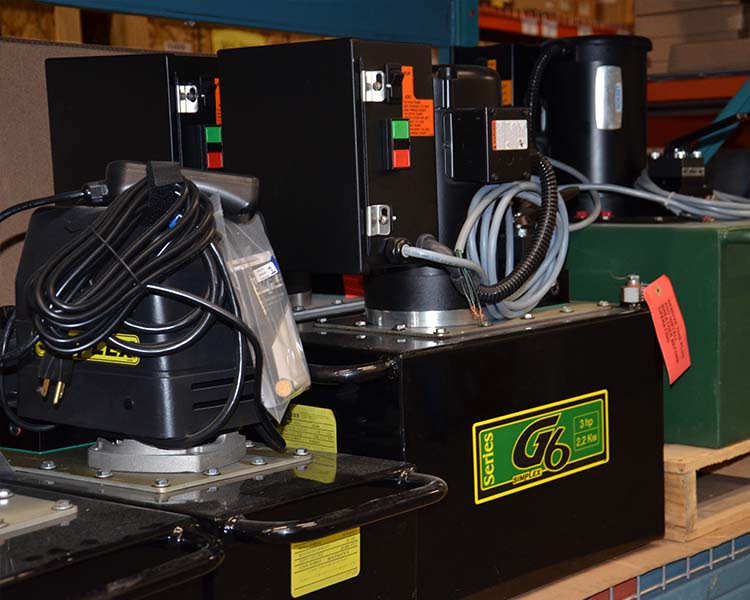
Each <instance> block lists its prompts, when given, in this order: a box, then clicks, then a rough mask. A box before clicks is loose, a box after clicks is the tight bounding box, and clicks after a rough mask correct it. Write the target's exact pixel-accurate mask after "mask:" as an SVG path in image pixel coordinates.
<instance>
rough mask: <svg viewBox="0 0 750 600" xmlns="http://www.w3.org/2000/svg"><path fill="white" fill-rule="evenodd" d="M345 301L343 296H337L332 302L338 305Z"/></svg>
mask: <svg viewBox="0 0 750 600" xmlns="http://www.w3.org/2000/svg"><path fill="white" fill-rule="evenodd" d="M343 303H344V301H343V300H342V299H341V298H336V299H335V300H334V301H333V302H331V304H335V305H336V306H338V305H339V304H343Z"/></svg>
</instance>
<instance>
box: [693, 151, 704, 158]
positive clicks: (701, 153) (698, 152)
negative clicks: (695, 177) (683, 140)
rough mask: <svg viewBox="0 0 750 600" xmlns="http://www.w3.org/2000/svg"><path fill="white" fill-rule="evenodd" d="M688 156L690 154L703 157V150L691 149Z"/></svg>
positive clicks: (694, 156)
mask: <svg viewBox="0 0 750 600" xmlns="http://www.w3.org/2000/svg"><path fill="white" fill-rule="evenodd" d="M690 156H692V157H693V158H703V152H701V151H700V150H693V151H692V152H691V153H690Z"/></svg>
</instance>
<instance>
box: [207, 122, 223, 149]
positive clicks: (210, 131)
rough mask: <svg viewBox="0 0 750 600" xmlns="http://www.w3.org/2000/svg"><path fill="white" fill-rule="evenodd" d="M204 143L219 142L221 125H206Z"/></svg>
mask: <svg viewBox="0 0 750 600" xmlns="http://www.w3.org/2000/svg"><path fill="white" fill-rule="evenodd" d="M206 143H207V144H221V125H207V126H206Z"/></svg>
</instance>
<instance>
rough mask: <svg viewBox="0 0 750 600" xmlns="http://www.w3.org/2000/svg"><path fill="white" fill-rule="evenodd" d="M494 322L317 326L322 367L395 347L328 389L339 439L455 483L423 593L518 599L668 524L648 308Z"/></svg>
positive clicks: (312, 351) (431, 545) (312, 329)
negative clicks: (364, 374) (365, 370)
mask: <svg viewBox="0 0 750 600" xmlns="http://www.w3.org/2000/svg"><path fill="white" fill-rule="evenodd" d="M534 314H535V315H536V317H535V318H534V319H533V320H527V319H515V320H512V321H506V322H503V323H501V324H494V325H492V326H490V327H479V326H472V327H468V328H466V329H465V330H461V329H460V328H455V329H451V328H448V329H447V330H445V331H439V332H435V331H421V332H415V331H410V330H405V329H403V328H401V330H399V331H388V330H385V331H384V330H378V329H376V328H373V327H368V326H364V327H362V326H357V325H356V323H355V322H354V320H353V319H352V320H351V321H348V320H341V321H336V322H332V321H328V322H326V323H306V324H304V325H303V326H302V340H303V344H304V347H305V354H306V355H307V357H308V359H309V360H310V362H311V363H318V364H328V365H353V364H357V363H360V364H361V363H365V362H368V361H378V360H383V359H384V358H389V359H391V360H393V361H394V363H395V364H394V368H393V370H392V371H391V372H390V374H389V375H385V376H383V377H380V378H379V379H375V380H372V381H367V382H362V383H358V384H355V383H347V384H343V385H319V384H318V385H314V386H313V388H312V390H311V391H309V392H307V393H305V394H304V395H302V396H300V397H299V402H300V403H302V404H309V405H314V406H319V407H324V408H330V409H332V410H333V411H334V414H335V416H336V419H337V430H338V431H337V435H338V443H339V450H342V451H347V452H352V453H354V454H368V455H374V456H382V457H387V458H394V459H400V460H408V461H414V462H415V463H417V464H418V465H419V466H420V469H424V470H425V471H427V472H430V473H434V474H436V475H438V476H439V477H442V478H443V479H445V481H446V482H447V484H448V487H449V493H448V496H447V497H446V499H445V500H444V501H443V502H441V503H440V504H439V505H435V506H433V507H430V508H428V509H425V510H424V511H422V513H420V528H419V553H418V562H417V582H418V585H417V588H418V590H419V596H418V597H419V598H429V599H436V598H459V597H464V596H467V595H468V594H471V593H474V592H478V591H480V590H489V591H488V593H489V594H490V595H489V596H486V597H491V598H493V599H497V598H505V597H509V596H512V595H515V594H518V593H521V592H523V591H526V590H529V589H531V588H533V587H536V586H538V585H542V584H544V583H546V582H548V581H550V580H551V579H554V578H557V577H561V576H563V575H566V574H568V573H570V572H572V571H575V570H580V569H582V568H584V567H586V566H587V565H589V564H593V563H594V562H595V561H601V560H603V559H605V558H608V557H611V556H613V555H615V554H617V553H619V552H623V551H625V550H627V549H630V548H632V547H634V546H637V545H640V544H643V543H645V542H646V541H648V540H651V539H654V538H658V537H661V536H662V534H663V523H664V505H663V492H664V490H663V486H664V482H663V463H662V444H663V435H662V432H663V422H662V382H661V358H660V355H659V351H658V348H657V345H656V339H655V335H654V332H653V327H652V324H651V318H650V315H649V313H648V312H647V311H646V310H642V309H641V310H625V309H620V308H611V307H599V306H597V305H593V304H580V305H579V304H576V305H574V308H573V311H572V312H567V309H566V312H561V311H560V308H559V307H556V308H549V309H545V310H540V311H535V313H534Z"/></svg>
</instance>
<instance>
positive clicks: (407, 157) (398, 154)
mask: <svg viewBox="0 0 750 600" xmlns="http://www.w3.org/2000/svg"><path fill="white" fill-rule="evenodd" d="M391 162H392V164H393V168H394V169H408V168H409V167H411V151H410V150H409V149H405V150H394V151H393V157H392V160H391Z"/></svg>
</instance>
